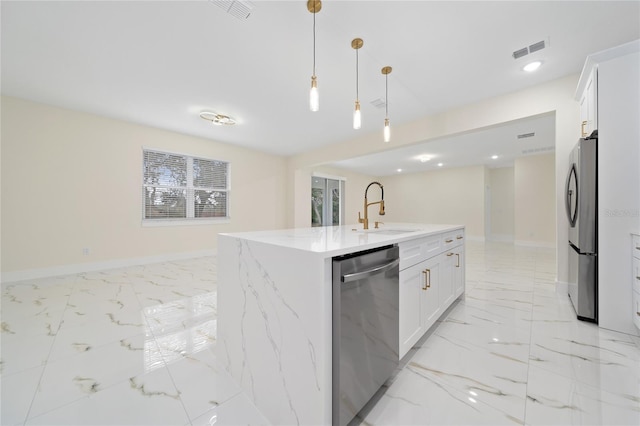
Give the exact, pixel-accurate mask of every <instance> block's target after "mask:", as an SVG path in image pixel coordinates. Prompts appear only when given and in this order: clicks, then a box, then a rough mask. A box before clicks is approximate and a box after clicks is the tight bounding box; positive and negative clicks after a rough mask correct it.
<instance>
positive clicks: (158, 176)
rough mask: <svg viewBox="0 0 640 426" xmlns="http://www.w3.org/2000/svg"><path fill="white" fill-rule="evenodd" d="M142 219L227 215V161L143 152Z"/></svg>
mask: <svg viewBox="0 0 640 426" xmlns="http://www.w3.org/2000/svg"><path fill="white" fill-rule="evenodd" d="M143 157H144V160H143V163H144V165H143V168H144V171H143V198H144V201H143V208H144V215H143V217H144V219H199V218H220V217H228V216H229V203H228V201H229V163H227V162H224V161H217V160H209V159H203V158H193V157H189V156H186V155H179V154H172V153H164V152H156V151H147V150H145V151H144V155H143Z"/></svg>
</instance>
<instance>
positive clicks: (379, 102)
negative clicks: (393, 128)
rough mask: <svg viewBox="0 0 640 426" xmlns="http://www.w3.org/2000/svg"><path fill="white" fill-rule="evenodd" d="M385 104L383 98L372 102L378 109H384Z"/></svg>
mask: <svg viewBox="0 0 640 426" xmlns="http://www.w3.org/2000/svg"><path fill="white" fill-rule="evenodd" d="M385 103H386V102H385V100H384V99H382V98H378V99H374V100H372V101H371V105H373V106H374V107H376V108H384V106H385Z"/></svg>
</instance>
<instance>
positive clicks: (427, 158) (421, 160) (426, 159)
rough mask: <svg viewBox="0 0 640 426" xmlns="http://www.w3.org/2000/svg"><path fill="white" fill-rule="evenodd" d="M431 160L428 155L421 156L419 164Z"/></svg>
mask: <svg viewBox="0 0 640 426" xmlns="http://www.w3.org/2000/svg"><path fill="white" fill-rule="evenodd" d="M429 160H431V157H429V156H428V155H422V156H421V157H420V162H421V163H426V162H427V161H429Z"/></svg>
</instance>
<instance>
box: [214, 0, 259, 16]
mask: <svg viewBox="0 0 640 426" xmlns="http://www.w3.org/2000/svg"><path fill="white" fill-rule="evenodd" d="M209 1H210V2H211V3H213V4H215V5H216V6H218V7H219V8H220V9H222V10H224V11H225V12H227V13H228V14H229V15H231V16H233V17H235V18H238V19H240V20H243V19H247V18H249V16H251V11H252V10H253V3H251V2H250V1H243V0H209Z"/></svg>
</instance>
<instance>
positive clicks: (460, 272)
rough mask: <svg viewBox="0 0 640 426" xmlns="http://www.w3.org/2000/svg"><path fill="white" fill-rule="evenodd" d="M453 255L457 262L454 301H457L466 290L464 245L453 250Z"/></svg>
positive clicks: (454, 279) (454, 277)
mask: <svg viewBox="0 0 640 426" xmlns="http://www.w3.org/2000/svg"><path fill="white" fill-rule="evenodd" d="M453 255H454V257H455V262H456V264H455V267H454V268H453V291H454V299H457V298H458V297H459V296H460V295H461V294H462V293H464V289H465V285H464V283H465V273H464V272H465V271H464V265H465V255H464V245H461V246H458V247H456V248H455V249H453ZM452 260H453V259H452Z"/></svg>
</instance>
